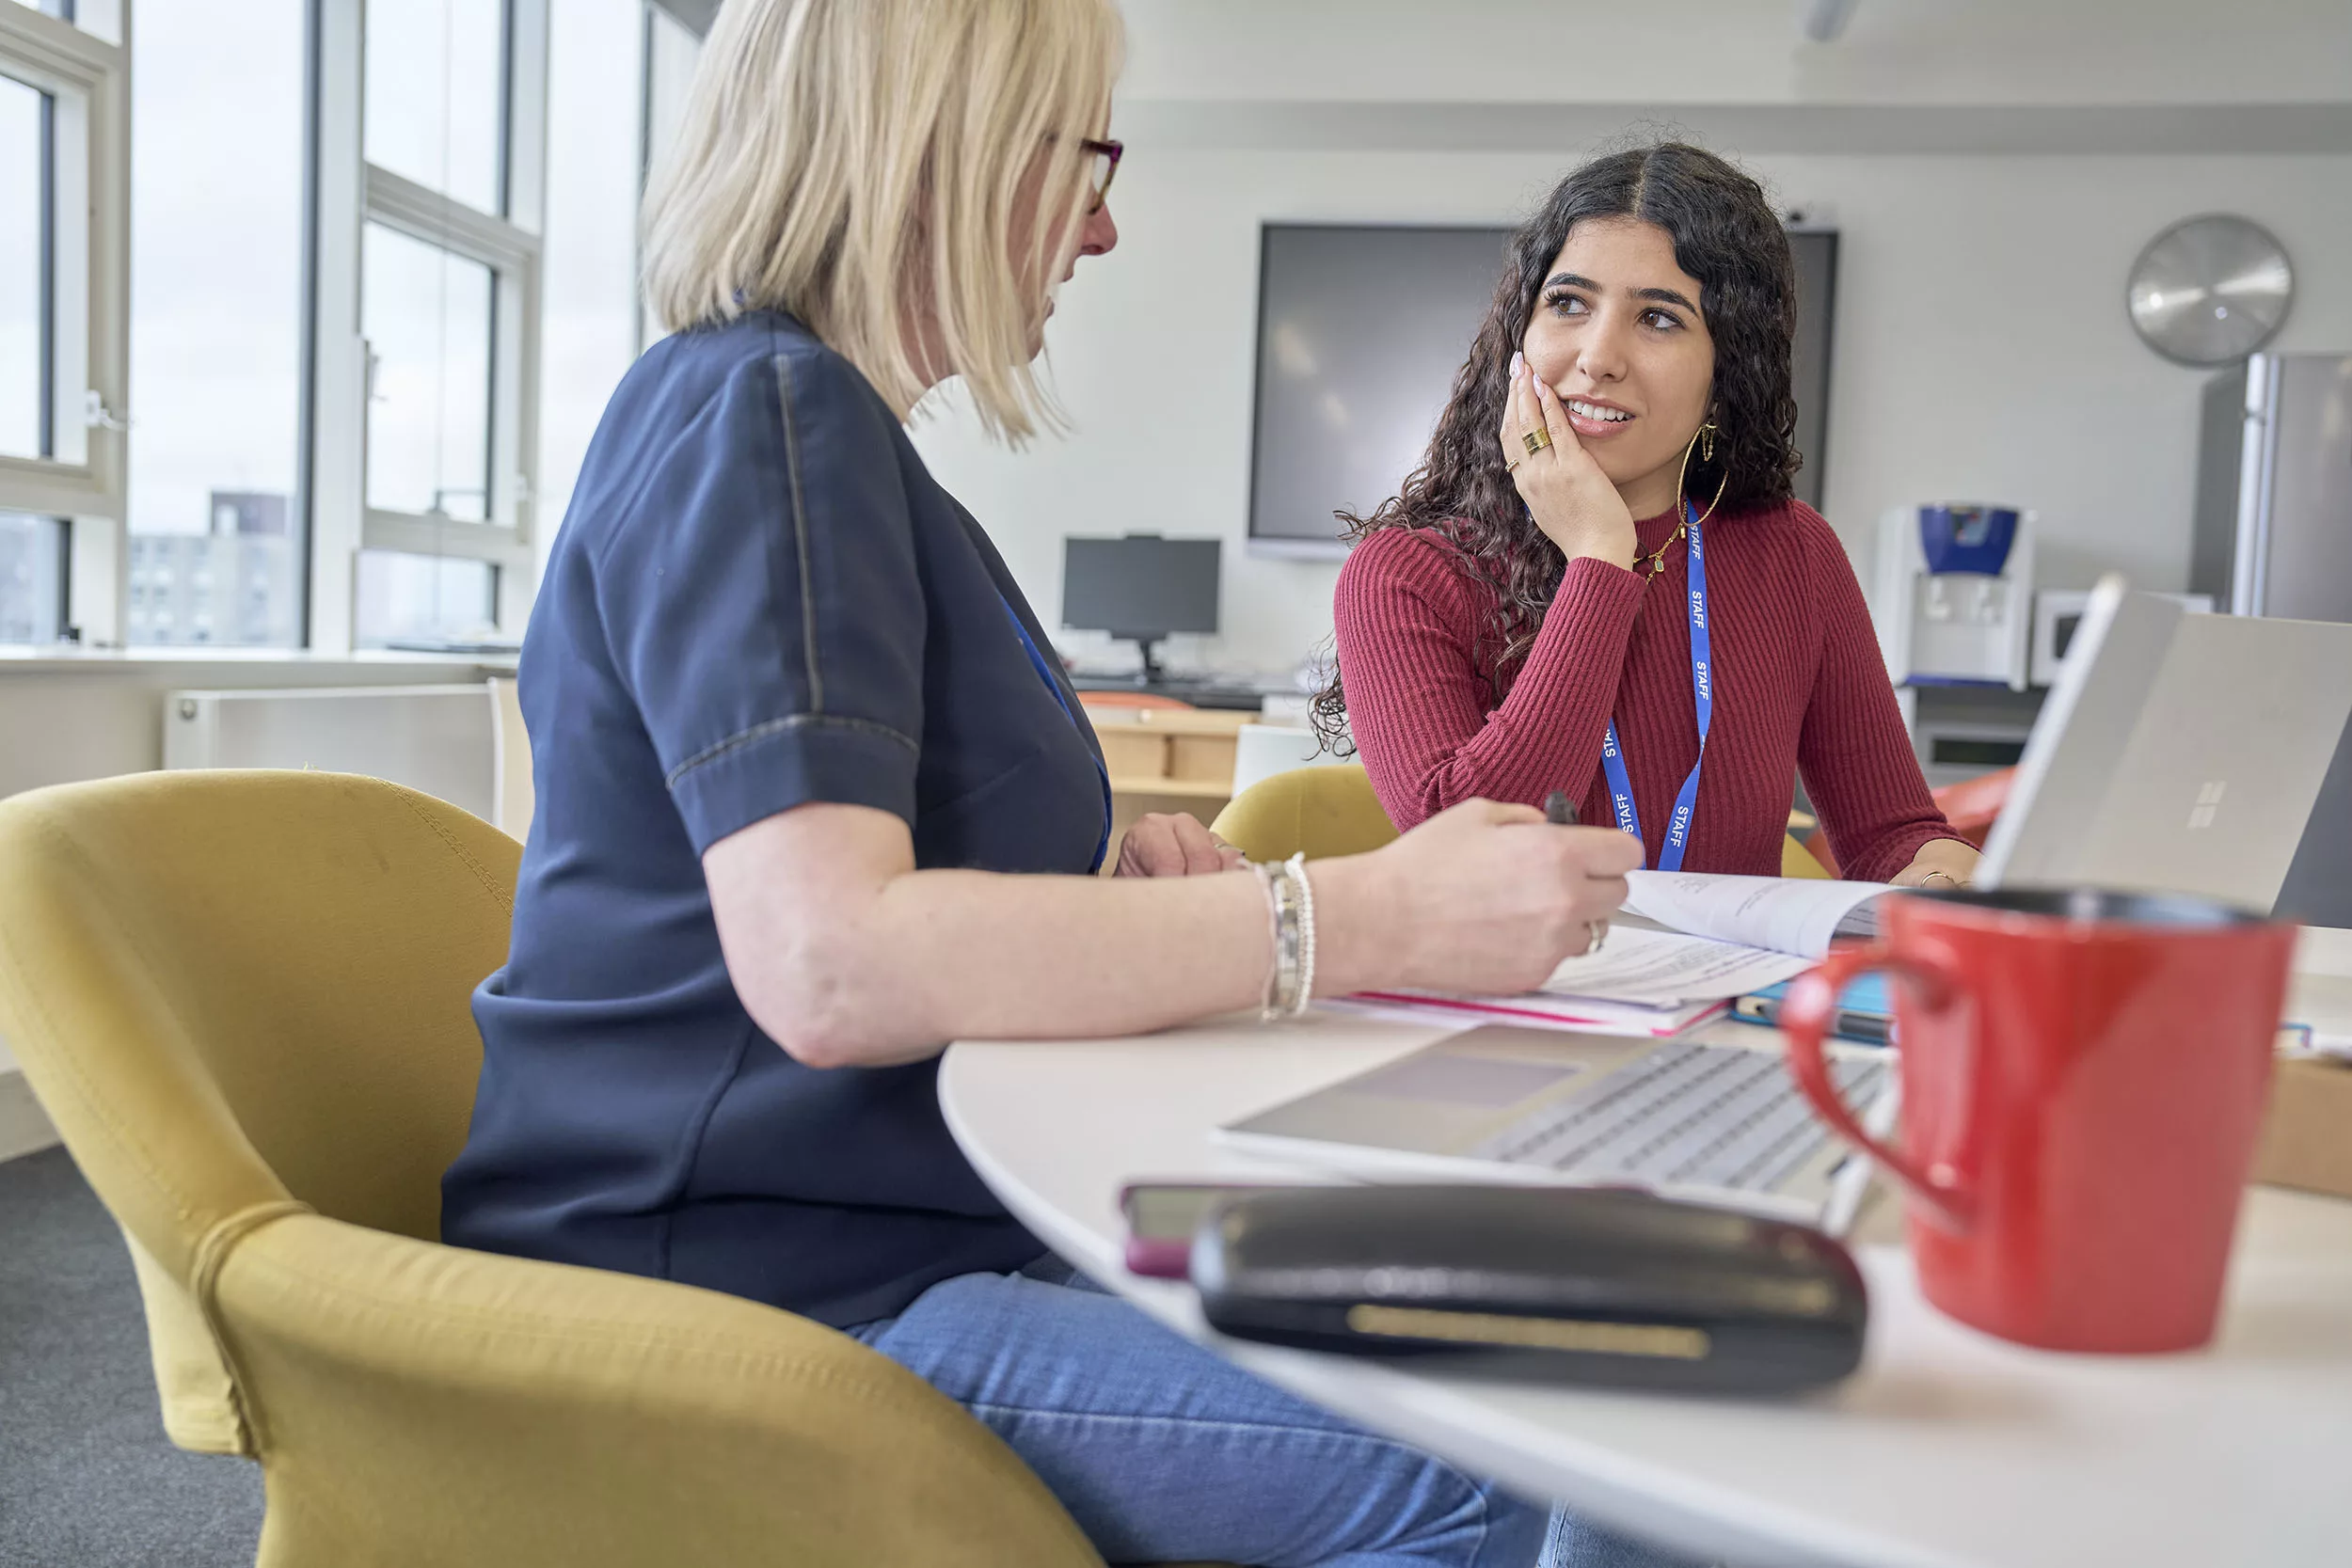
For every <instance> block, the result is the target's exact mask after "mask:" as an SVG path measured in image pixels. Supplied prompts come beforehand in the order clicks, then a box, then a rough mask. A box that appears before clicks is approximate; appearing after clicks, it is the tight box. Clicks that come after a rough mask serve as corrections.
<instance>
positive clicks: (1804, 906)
mask: <svg viewBox="0 0 2352 1568" xmlns="http://www.w3.org/2000/svg"><path fill="white" fill-rule="evenodd" d="M1627 881H1628V883H1629V887H1630V890H1631V891H1630V893H1629V895H1628V896H1627V898H1626V906H1625V907H1626V909H1627V910H1628V911H1629V912H1631V913H1633V914H1636V915H1639V916H1641V917H1642V918H1643V919H1645V920H1646V921H1652V922H1655V923H1656V924H1658V925H1660V926H1667V927H1675V929H1672V930H1651V929H1646V928H1645V927H1636V926H1619V927H1615V928H1613V930H1611V932H1610V933H1609V938H1608V940H1607V942H1604V943H1603V944H1602V946H1601V950H1600V951H1599V952H1597V953H1587V954H1584V955H1583V956H1581V957H1579V958H1570V959H1568V960H1567V961H1566V962H1565V963H1563V964H1562V965H1561V966H1560V967H1559V968H1558V969H1556V970H1554V971H1553V972H1552V974H1551V978H1550V979H1549V980H1547V981H1545V982H1544V984H1543V985H1542V986H1541V987H1539V988H1538V989H1536V990H1533V991H1529V992H1527V993H1525V994H1523V995H1518V996H1462V995H1452V994H1441V993H1438V992H1434V991H1419V990H1383V991H1360V992H1359V993H1357V994H1356V995H1354V996H1352V997H1347V998H1344V999H1343V1003H1344V1005H1348V1006H1359V1007H1373V1008H1377V1009H1380V1010H1383V1011H1388V1010H1397V1009H1402V1010H1405V1011H1407V1012H1411V1013H1413V1014H1416V1015H1418V1016H1421V1017H1430V1016H1443V1017H1453V1018H1464V1017H1472V1018H1477V1019H1491V1020H1496V1021H1507V1022H1514V1023H1527V1024H1534V1025H1536V1026H1539V1027H1541V1026H1546V1025H1549V1026H1551V1027H1556V1028H1562V1029H1581V1030H1585V1031H1588V1032H1591V1033H1595V1034H1609V1035H1647V1036H1653V1037H1661V1036H1666V1035H1673V1034H1677V1033H1679V1032H1681V1031H1682V1030H1684V1029H1688V1028H1690V1027H1691V1026H1692V1024H1694V1023H1698V1022H1703V1021H1704V1020H1707V1019H1709V1018H1712V1017H1715V1016H1716V1015H1718V1014H1720V1013H1722V1012H1724V1010H1725V1009H1727V1008H1728V1007H1729V1006H1730V1005H1731V999H1732V998H1733V997H1735V996H1739V995H1740V994H1742V993H1744V992H1747V991H1752V990H1760V989H1762V988H1763V987H1765V986H1770V985H1773V984H1775V983H1777V982H1779V981H1782V980H1786V979H1788V978H1789V977H1790V976H1792V975H1795V974H1802V973H1803V972H1804V971H1805V970H1807V969H1810V968H1811V967H1813V962H1814V960H1816V959H1818V958H1820V957H1821V956H1822V955H1824V954H1826V953H1827V952H1828V951H1829V946H1830V942H1831V941H1832V940H1833V939H1835V938H1836V937H1840V936H1852V935H1862V934H1867V931H1868V930H1869V928H1870V927H1871V924H1872V921H1871V914H1870V908H1869V904H1870V900H1871V899H1873V898H1876V897H1877V896H1878V895H1881V894H1883V893H1885V892H1886V891H1887V890H1886V888H1885V887H1884V886H1883V884H1880V883H1877V882H1832V881H1812V880H1806V881H1798V880H1784V879H1780V878H1776V877H1713V876H1708V875H1705V874H1703V873H1696V872H1680V871H1676V872H1660V871H1636V872H1634V873H1633V874H1632V875H1631V876H1629V878H1628V879H1627Z"/></svg>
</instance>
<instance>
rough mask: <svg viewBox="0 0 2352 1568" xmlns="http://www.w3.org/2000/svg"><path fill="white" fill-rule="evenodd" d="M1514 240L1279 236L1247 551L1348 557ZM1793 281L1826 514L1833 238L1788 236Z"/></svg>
mask: <svg viewBox="0 0 2352 1568" xmlns="http://www.w3.org/2000/svg"><path fill="white" fill-rule="evenodd" d="M1509 238H1510V230H1507V229H1499V228H1498V229H1458V228H1419V227H1404V226H1396V225H1370V224H1307V223H1269V224H1266V225H1265V226H1264V227H1263V230H1262V231H1261V237H1260V245H1259V267H1258V387H1257V406H1256V411H1255V421H1254V430H1253V437H1252V442H1251V451H1250V483H1249V547H1250V549H1251V551H1252V553H1257V554H1268V555H1302V556H1336V555H1339V554H1342V553H1343V552H1344V550H1345V548H1346V546H1343V544H1341V543H1340V538H1339V536H1340V531H1341V527H1342V525H1341V524H1340V523H1339V522H1338V521H1336V520H1335V519H1334V517H1333V515H1332V514H1333V513H1335V512H1337V511H1341V510H1346V511H1349V512H1355V513H1359V514H1369V513H1370V512H1371V510H1372V509H1373V508H1374V507H1375V506H1377V505H1379V504H1380V502H1381V501H1382V500H1384V499H1387V498H1388V497H1390V496H1392V495H1394V494H1395V493H1396V489H1397V486H1398V484H1399V483H1401V482H1402V481H1403V480H1404V478H1405V475H1406V473H1408V472H1409V471H1411V469H1412V468H1413V467H1415V465H1417V464H1418V463H1419V462H1420V461H1421V457H1422V451H1424V449H1426V447H1427V446H1428V444H1429V433H1430V431H1431V429H1432V428H1433V427H1434V426H1435V424H1436V423H1437V419H1438V411H1439V410H1440V409H1441V408H1443V407H1444V405H1445V400H1446V396H1447V394H1448V393H1449V392H1451V391H1452V389H1453V387H1454V376H1455V375H1456V374H1457V373H1458V372H1460V371H1461V368H1462V362H1463V360H1464V359H1465V358H1466V357H1467V356H1468V355H1469V353H1470V340H1471V338H1472V337H1473V336H1474V335H1475V334H1476V333H1477V331H1478V324H1479V323H1480V322H1481V321H1482V320H1484V319H1485V317H1486V308H1487V306H1488V304H1489V303H1490V302H1491V301H1492V300H1493V298H1494V291H1495V285H1496V283H1497V281H1499V280H1500V279H1501V277H1502V268H1503V245H1504V244H1505V242H1506V241H1508V239H1509ZM1788 238H1789V244H1790V245H1791V247H1792V249H1793V250H1794V252H1795V258H1796V268H1797V339H1796V352H1795V366H1794V371H1795V379H1796V396H1797V449H1798V450H1799V451H1802V452H1804V458H1805V462H1804V468H1803V469H1802V470H1801V471H1800V472H1799V473H1798V475H1797V495H1798V498H1799V499H1802V500H1804V501H1805V502H1807V503H1808V504H1810V505H1813V506H1817V507H1818V506H1819V505H1820V484H1821V473H1822V457H1823V447H1824V437H1825V435H1826V432H1827V428H1828V414H1829V347H1830V318H1831V309H1832V303H1833V299H1834V296H1835V291H1836V270H1837V236H1836V233H1835V232H1834V231H1831V230H1791V231H1790V233H1789V236H1788Z"/></svg>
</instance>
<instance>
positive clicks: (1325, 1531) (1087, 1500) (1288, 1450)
mask: <svg viewBox="0 0 2352 1568" xmlns="http://www.w3.org/2000/svg"><path fill="white" fill-rule="evenodd" d="M1040 1276H1041V1277H1040ZM850 1334H852V1335H853V1336H855V1337H856V1338H859V1339H862V1340H864V1341H865V1342H866V1344H868V1345H870V1346H872V1347H873V1348H874V1349H876V1350H878V1351H880V1352H882V1354H884V1355H887V1356H889V1357H890V1358H891V1359H892V1360H894V1361H897V1362H898V1363H899V1364H900V1365H902V1366H904V1367H906V1368H908V1369H909V1370H913V1371H914V1372H915V1373H916V1374H917V1375H918V1376H920V1377H922V1378H923V1379H924V1380H925V1381H926V1382H928V1383H930V1385H932V1386H934V1387H936V1388H938V1389H940V1390H941V1391H942V1392H943V1393H946V1395H948V1396H949V1397H950V1398H952V1399H954V1400H955V1401H957V1402H959V1403H961V1404H962V1405H963V1406H965V1407H966V1408H967V1409H969V1410H970V1411H971V1412H972V1413H973V1414H974V1415H975V1416H977V1417H978V1418H980V1419H981V1420H982V1421H983V1422H985V1423H986V1424H987V1425H988V1426H989V1428H990V1429H991V1430H993V1432H994V1433H996V1435H997V1436H999V1437H1001V1438H1003V1439H1004V1440H1005V1442H1006V1443H1007V1444H1008V1445H1009V1447H1010V1448H1011V1449H1012V1450H1013V1451H1014V1452H1015V1453H1017V1454H1019V1455H1020V1456H1021V1457H1022V1459H1023V1460H1024V1461H1025V1462H1026V1463H1027V1465H1029V1467H1030V1468H1031V1469H1033V1470H1035V1471H1036V1472H1037V1473H1038V1475H1039V1476H1040V1477H1041V1478H1042V1479H1043V1480H1044V1482H1045V1484H1046V1486H1047V1488H1048V1489H1050V1490H1051V1491H1052V1492H1053V1494H1054V1495H1055V1496H1056V1497H1058V1498H1060V1499H1061V1502H1062V1505H1063V1506H1064V1507H1065V1508H1067V1509H1069V1510H1070V1512H1071V1514H1072V1515H1073V1517H1074V1518H1075V1519H1076V1520H1077V1521H1078V1525H1079V1528H1082V1529H1084V1530H1085V1531H1086V1533H1087V1537H1088V1539H1089V1540H1090V1541H1092V1542H1093V1543H1094V1546H1095V1549H1096V1550H1097V1551H1099V1552H1101V1553H1102V1554H1103V1556H1104V1558H1105V1559H1107V1560H1109V1561H1111V1562H1115V1563H1117V1562H1171V1561H1187V1560H1203V1559H1208V1560H1217V1561H1222V1562H1233V1563H1246V1564H1249V1565H1250V1568H1310V1565H1321V1568H1439V1565H1444V1568H1534V1565H1535V1564H1536V1563H1537V1562H1538V1561H1539V1560H1540V1561H1542V1562H1543V1563H1544V1564H1546V1565H1547V1568H1667V1565H1669V1564H1672V1563H1674V1562H1677V1561H1678V1560H1676V1559H1670V1558H1667V1557H1663V1556H1661V1555H1658V1554H1655V1553H1653V1552H1651V1551H1650V1550H1649V1549H1648V1548H1646V1547H1643V1546H1639V1545H1636V1544H1632V1543H1630V1542H1628V1541H1626V1540H1623V1539H1622V1538H1620V1537H1616V1536H1613V1535H1607V1534H1604V1533H1602V1532H1601V1531H1598V1530H1596V1529H1593V1528H1589V1527H1582V1526H1579V1525H1577V1524H1576V1523H1575V1522H1574V1521H1572V1520H1569V1519H1567V1518H1566V1517H1565V1515H1562V1516H1560V1517H1558V1518H1553V1517H1550V1516H1549V1515H1548V1514H1547V1513H1546V1511H1545V1510H1543V1509H1540V1508H1535V1507H1532V1506H1530V1505H1528V1504H1526V1503H1523V1502H1520V1501H1519V1500H1518V1498H1516V1497H1510V1496H1508V1495H1507V1494H1505V1493H1503V1492H1502V1491H1501V1490H1499V1489H1498V1488H1497V1487H1496V1486H1495V1485H1494V1484H1493V1483H1492V1482H1489V1481H1477V1480H1474V1479H1472V1478H1471V1477H1470V1476H1466V1475H1464V1474H1462V1473H1461V1472H1460V1471H1458V1470H1455V1469H1454V1468H1453V1467H1452V1466H1450V1465H1443V1464H1440V1463H1439V1462H1438V1461H1437V1460H1434V1459H1431V1458H1430V1457H1428V1456H1427V1455H1426V1454H1423V1453H1421V1452H1420V1451H1418V1450H1416V1449H1412V1448H1409V1447H1407V1446H1406V1445H1405V1444H1403V1443H1400V1442H1397V1441H1395V1440H1393V1439H1391V1438H1387V1437H1382V1436H1379V1435H1377V1434H1376V1433H1370V1432H1366V1431H1364V1430H1363V1429H1361V1428H1359V1427H1357V1426H1354V1425H1352V1424H1350V1423H1349V1422H1346V1421H1343V1420H1342V1419H1341V1418H1338V1417H1336V1416H1333V1415H1331V1414H1329V1413H1327V1412H1326V1411H1324V1410H1321V1409H1318V1408H1317V1407H1315V1406H1314V1405H1311V1404H1309V1403H1307V1402H1304V1401H1302V1400H1298V1399H1294V1398H1293V1397H1292V1396H1291V1395H1289V1394H1286V1393H1284V1392H1282V1391H1281V1390H1280V1389H1279V1388H1276V1387H1275V1386H1272V1385H1271V1384H1267V1383H1264V1382H1262V1381H1260V1380H1259V1379H1258V1378H1256V1377H1253V1376H1252V1375H1250V1374H1249V1373H1248V1372H1245V1371H1243V1370H1241V1369H1239V1368H1238V1367H1235V1366H1232V1364H1231V1363H1229V1362H1226V1361H1223V1360H1220V1359H1219V1358H1218V1357H1217V1356H1216V1354H1214V1353H1212V1352H1210V1351H1208V1350H1205V1349H1203V1348H1201V1347H1200V1346H1199V1345H1196V1344H1194V1343H1192V1342H1191V1341H1190V1340H1188V1339H1185V1338H1184V1337H1182V1336H1181V1335H1178V1334H1176V1333H1174V1332H1172V1331H1171V1330H1168V1329H1167V1328H1164V1327H1162V1326H1161V1325H1160V1324H1158V1323H1154V1322H1152V1320H1151V1319H1150V1318H1148V1317H1146V1316H1145V1315H1144V1314H1143V1313H1142V1312H1141V1311H1139V1310H1138V1309H1136V1307H1131V1306H1129V1305H1128V1304H1127V1303H1125V1302H1123V1301H1120V1300H1119V1299H1118V1298H1117V1297H1115V1296H1111V1295H1107V1294H1104V1292H1102V1291H1100V1290H1098V1289H1095V1288H1093V1287H1092V1286H1091V1285H1090V1284H1089V1282H1087V1281H1085V1280H1083V1279H1080V1278H1076V1277H1074V1276H1072V1275H1070V1274H1069V1272H1068V1270H1067V1266H1066V1265H1061V1264H1059V1263H1057V1262H1056V1261H1055V1260H1053V1259H1047V1260H1045V1262H1044V1263H1043V1264H1042V1265H1040V1266H1033V1267H1032V1268H1031V1269H1030V1270H1029V1271H1027V1272H1026V1273H1025V1274H1018V1275H993V1274H972V1275H960V1276H958V1277H957V1278H954V1279H948V1280H943V1281H942V1282H941V1283H939V1284H937V1285H934V1286H932V1287H931V1288H930V1290H929V1291H925V1292H923V1294H922V1295H921V1296H919V1297H918V1298H916V1300H915V1301H914V1304H913V1305H911V1306H910V1307H908V1308H907V1309H906V1310H905V1311H904V1312H903V1313H901V1314H899V1315H898V1317H896V1318H884V1319H882V1320H881V1321H879V1322H876V1323H862V1324H860V1325H858V1326H857V1327H855V1328H852V1329H850Z"/></svg>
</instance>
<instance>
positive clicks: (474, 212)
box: [0, 0, 715, 653]
mask: <svg viewBox="0 0 2352 1568" xmlns="http://www.w3.org/2000/svg"><path fill="white" fill-rule="evenodd" d="M132 3H133V0H41V3H40V4H39V5H32V4H27V3H25V0H0V642H17V643H22V642H35V643H39V642H47V641H56V640H59V639H67V640H78V641H83V642H86V643H89V644H94V645H99V646H111V645H123V644H130V645H135V646H137V645H157V644H161V645H187V646H223V647H230V646H234V647H250V648H270V647H278V648H287V649H294V648H301V647H306V646H307V647H310V648H313V649H316V650H318V651H322V652H326V653H334V652H340V651H342V650H345V649H349V648H353V647H366V646H384V645H397V644H402V643H410V644H415V643H425V644H444V645H453V644H472V643H476V642H481V641H512V640H514V639H515V638H516V637H519V635H520V633H521V630H522V626H523V623H524V620H525V619H526V617H527V615H528V611H529V607H530V604H531V600H532V595H533V594H534V593H535V590H536V585H537V578H538V572H539V568H540V565H541V563H542V562H544V560H545V555H546V550H547V548H548V544H549V542H550V541H551V539H552V537H553V534H554V532H555V531H556V528H557V526H558V523H559V521H560V518H561V515H562V511H563V508H564V505H565V504H567V502H568V500H569V498H570V492H571V487H572V483H573V481H574V478H575V476H576V475H577V472H578V469H579V465H580V457H581V455H582V453H583V452H584V451H585V449H586V446H587V443H588V440H589V437H590V436H591V435H592V434H593V432H594V430H595V427H596V420H597V419H598V418H599V417H600V416H601V414H602V412H603V408H604V404H605V403H606V401H607V399H608V398H609V397H610V396H611V393H612V387H613V385H614V384H615V383H616V382H617V381H618V380H619V378H620V376H621V374H622V373H623V372H625V371H626V370H627V368H628V363H629V362H630V360H631V359H633V358H634V356H636V354H637V353H638V352H639V350H640V349H641V348H642V347H643V346H644V336H645V322H644V312H643V308H642V304H641V301H640V297H639V293H638V286H637V209H638V204H639V197H640V195H641V194H642V189H643V182H644V174H645V171H646V168H647V166H648V165H649V163H650V162H651V161H652V160H653V158H655V157H656V156H658V154H659V150H660V148H661V147H662V146H663V145H664V144H665V143H666V140H667V138H668V135H670V132H671V130H672V128H673V127H674V125H675V120H676V119H677V116H678V113H679V110H680V107H681V103H682V99H683V95H684V92H685V89H686V87H687V84H688V83H689V81H690V80H691V73H692V70H693V66H694V63H695V59H696V56H697V55H698V53H699V48H700V40H699V33H700V31H701V30H702V29H703V28H706V27H707V25H708V22H709V16H710V13H711V11H712V10H713V9H715V8H714V7H713V6H711V5H709V4H707V3H703V0H563V3H562V4H560V5H557V4H552V3H551V0H142V3H140V4H139V8H138V17H137V25H136V26H135V27H132V26H129V25H128V20H129V11H130V7H131V5H132ZM681 17H683V18H684V19H685V20H684V21H681V20H679V18H681ZM124 38H128V39H129V40H131V41H130V46H129V47H128V48H127V49H125V48H122V47H120V46H119V41H118V40H122V39H124ZM126 247H127V257H128V261H127V263H126V261H125V252H126Z"/></svg>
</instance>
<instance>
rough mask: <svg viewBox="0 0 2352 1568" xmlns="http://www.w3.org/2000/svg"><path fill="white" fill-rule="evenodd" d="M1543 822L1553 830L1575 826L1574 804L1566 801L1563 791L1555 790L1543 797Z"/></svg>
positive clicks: (1571, 801) (1566, 797)
mask: <svg viewBox="0 0 2352 1568" xmlns="http://www.w3.org/2000/svg"><path fill="white" fill-rule="evenodd" d="M1544 820H1545V821H1547V822H1549V823H1550V824H1551V825H1552V826H1553V827H1555V828H1573V827H1575V826H1576V802H1575V801H1573V800H1569V799H1568V792H1567V791H1566V790H1565V789H1555V790H1553V791H1552V792H1551V793H1550V794H1549V795H1547V796H1545V797H1544Z"/></svg>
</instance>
